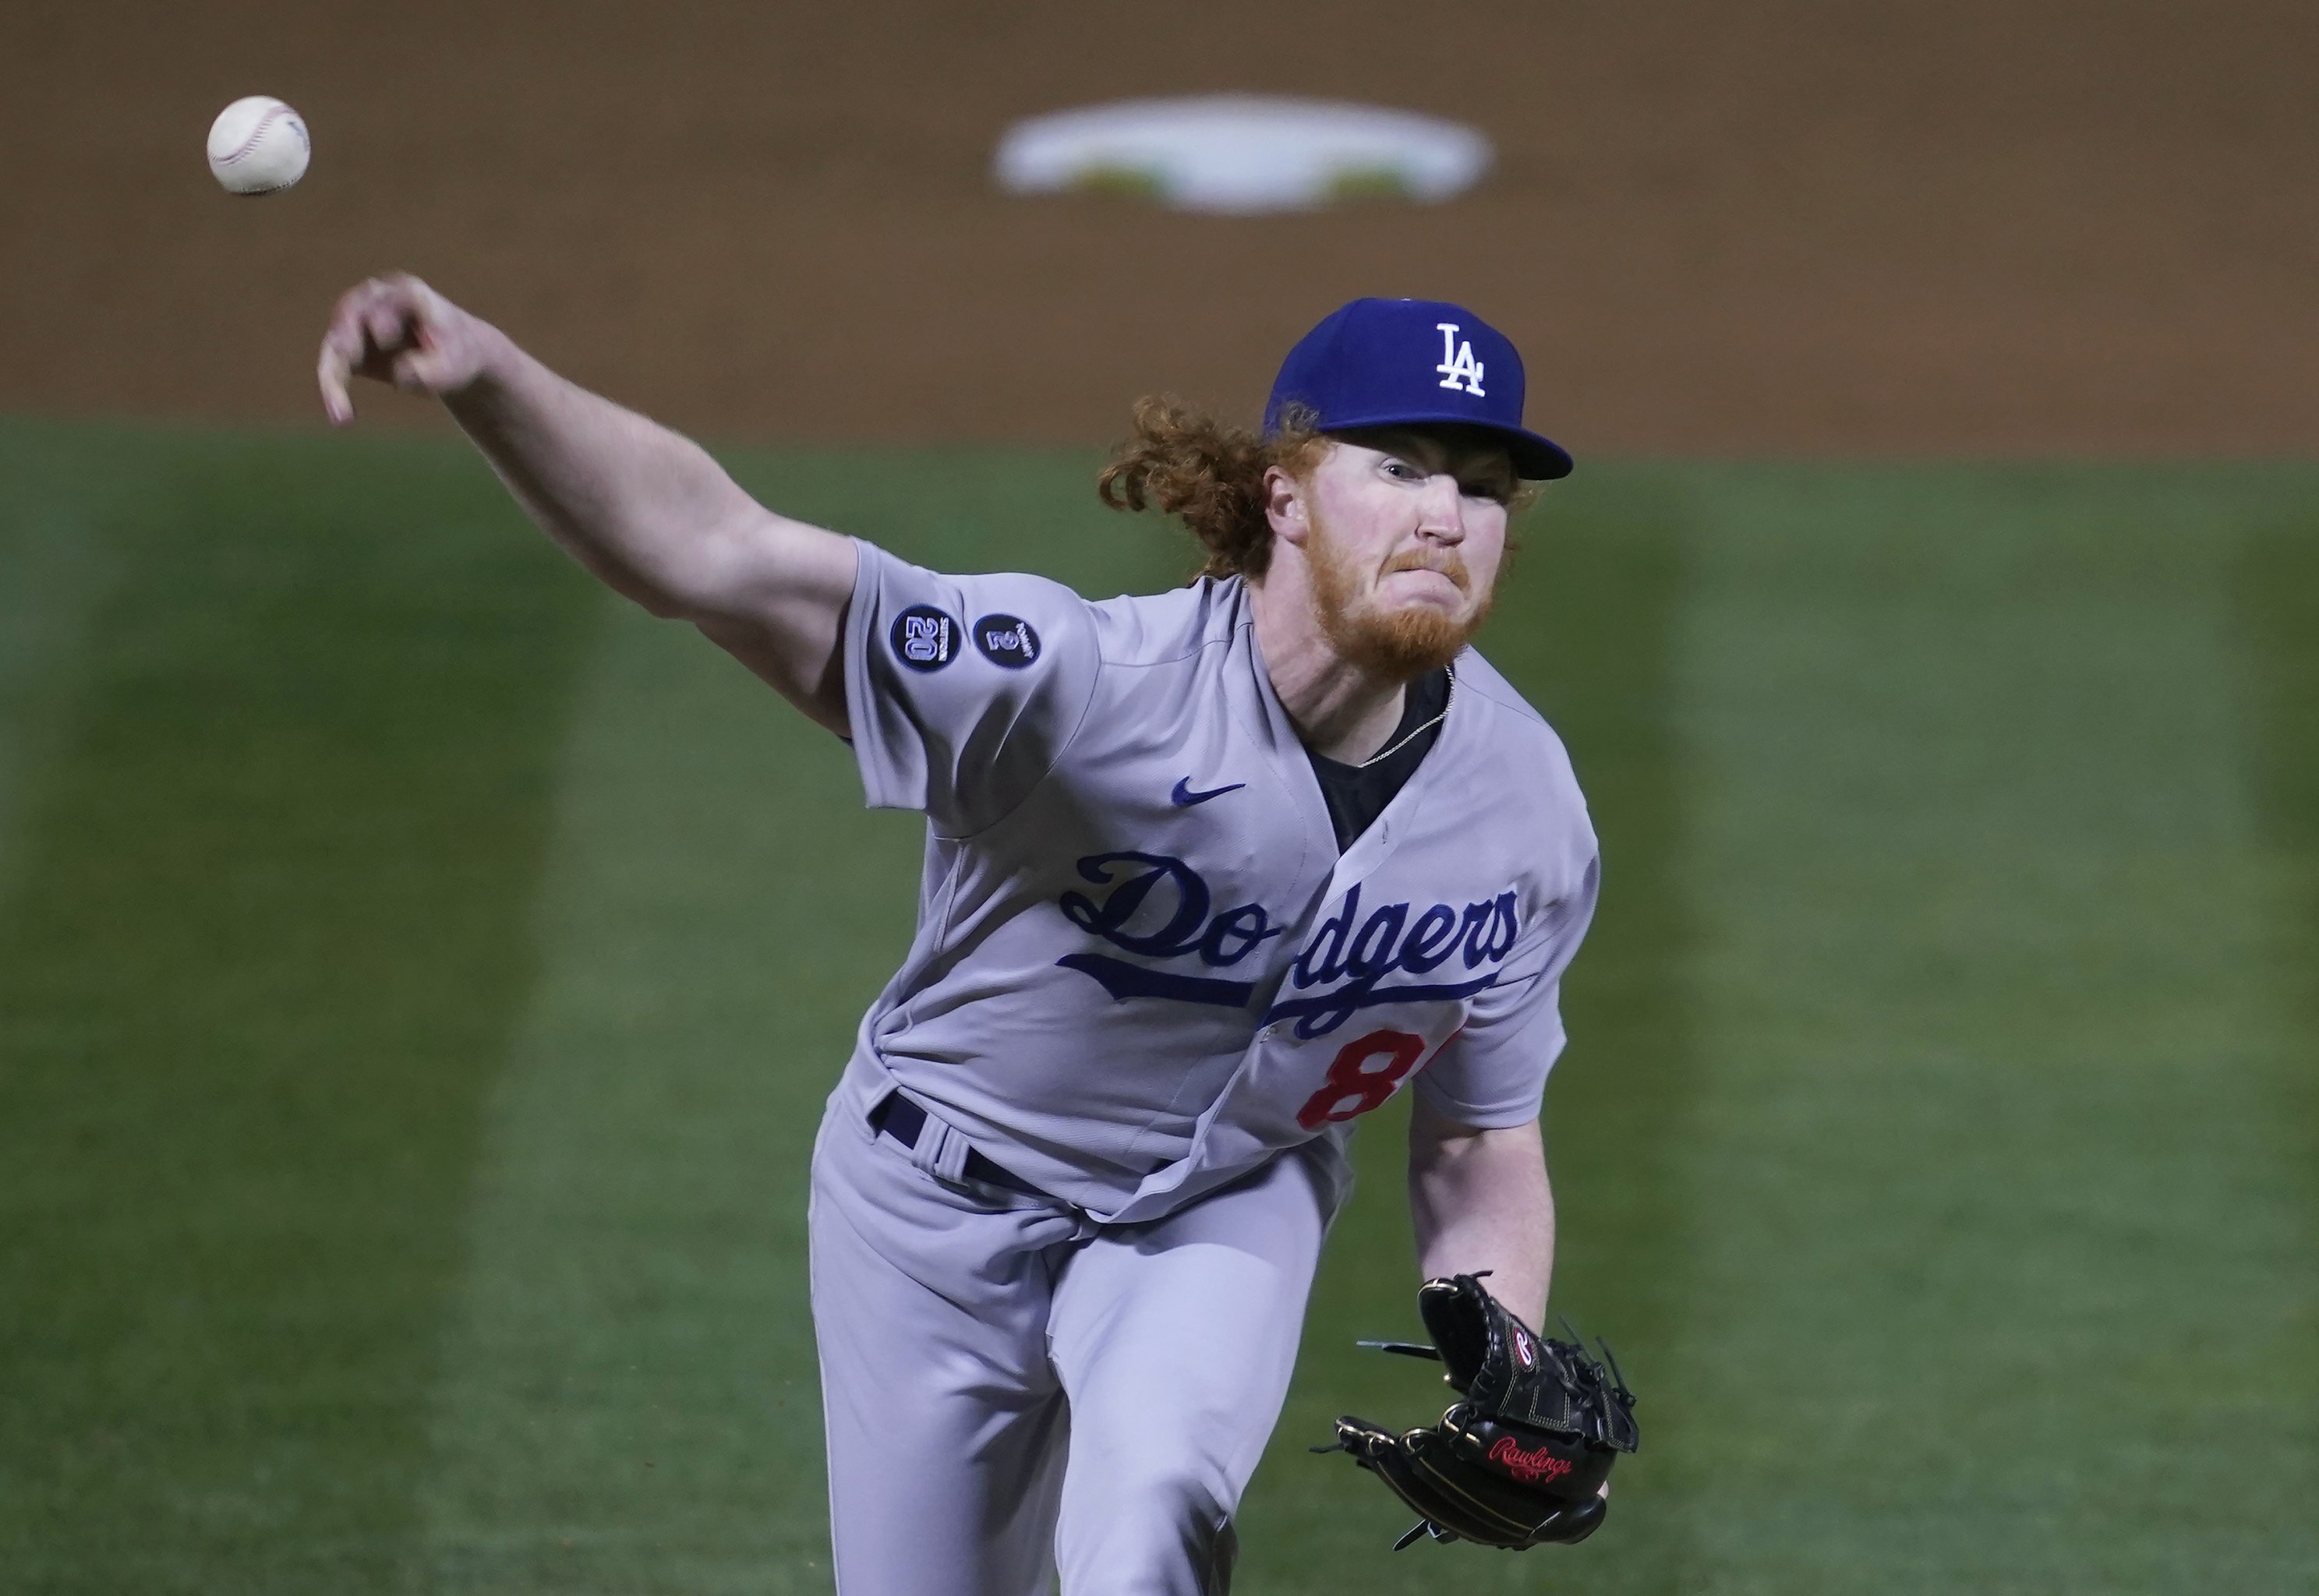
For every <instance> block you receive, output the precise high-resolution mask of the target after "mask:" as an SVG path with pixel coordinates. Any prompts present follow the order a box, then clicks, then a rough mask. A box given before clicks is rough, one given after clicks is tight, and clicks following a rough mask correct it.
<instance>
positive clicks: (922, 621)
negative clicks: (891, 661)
mask: <svg viewBox="0 0 2319 1596" xmlns="http://www.w3.org/2000/svg"><path fill="white" fill-rule="evenodd" d="M962 632H963V628H961V627H960V626H959V624H958V622H956V621H954V620H952V618H950V617H949V616H947V615H945V614H943V612H942V611H941V610H939V609H935V608H934V606H933V605H931V604H913V605H911V606H910V607H909V608H908V609H905V610H904V611H902V613H901V614H899V615H898V616H896V617H895V618H894V626H893V629H892V630H891V631H890V632H889V633H888V634H887V641H888V644H889V646H891V647H892V649H893V651H894V657H895V658H896V659H897V660H898V661H900V662H901V663H902V664H903V665H904V666H905V667H907V669H909V670H912V671H917V672H928V671H939V670H941V669H942V668H943V666H944V665H947V664H949V663H951V661H952V660H954V659H956V658H957V657H958V648H959V638H960V636H961V635H962Z"/></svg>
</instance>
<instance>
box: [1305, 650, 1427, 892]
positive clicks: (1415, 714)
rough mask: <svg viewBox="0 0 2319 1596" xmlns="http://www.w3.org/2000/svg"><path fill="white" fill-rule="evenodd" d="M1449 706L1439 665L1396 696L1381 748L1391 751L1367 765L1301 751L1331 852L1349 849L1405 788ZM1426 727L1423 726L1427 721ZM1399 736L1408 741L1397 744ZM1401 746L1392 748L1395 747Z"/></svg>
mask: <svg viewBox="0 0 2319 1596" xmlns="http://www.w3.org/2000/svg"><path fill="white" fill-rule="evenodd" d="M1448 707H1449V668H1448V666H1447V665H1444V666H1442V667H1441V668H1440V669H1439V670H1438V671H1433V672H1429V673H1427V674H1426V675H1423V676H1421V677H1419V678H1418V679H1417V680H1416V681H1412V682H1411V683H1410V684H1409V689H1408V690H1407V691H1406V692H1404V693H1403V695H1402V704H1401V724H1400V725H1399V726H1394V728H1393V735H1392V736H1390V737H1387V738H1386V739H1385V741H1384V743H1383V744H1379V746H1381V747H1385V748H1392V749H1393V752H1392V753H1389V754H1387V755H1386V756H1385V758H1383V759H1381V760H1378V761H1377V762H1376V763H1375V764H1373V765H1348V764H1340V763H1339V762H1337V761H1335V760H1333V759H1323V758H1322V756H1321V755H1319V754H1317V753H1313V751H1312V750H1311V749H1309V748H1308V749H1306V750H1305V751H1304V752H1305V753H1306V755H1307V756H1308V757H1309V758H1311V760H1312V761H1313V775H1315V776H1317V777H1318V778H1320V781H1321V797H1322V799H1323V800H1324V801H1326V802H1327V804H1328V806H1329V824H1330V825H1333V826H1334V827H1336V830H1337V852H1340V853H1341V852H1344V851H1345V850H1346V849H1347V848H1349V847H1350V846H1352V843H1353V839H1354V838H1355V837H1357V836H1359V835H1360V834H1361V833H1363V832H1365V831H1367V830H1368V828H1369V827H1370V825H1372V824H1374V823H1375V822H1376V817H1377V816H1380V815H1382V814H1384V813H1385V806H1386V805H1387V804H1389V803H1391V802H1393V798H1394V794H1395V793H1397V792H1399V791H1400V790H1401V789H1403V787H1405V786H1407V785H1408V784H1409V779H1410V777H1412V776H1413V775H1415V774H1416V773H1417V767H1418V766H1419V765H1421V764H1422V763H1423V762H1425V754H1426V751H1427V750H1428V749H1430V748H1431V747H1432V746H1433V743H1434V739H1435V738H1437V737H1439V736H1440V735H1441V723H1440V719H1439V717H1440V715H1441V713H1442V711H1443V710H1445V709H1447V708H1448ZM1429 720H1430V721H1432V722H1433V724H1432V725H1431V726H1425V723H1426V722H1427V721H1429ZM1419 726H1425V729H1424V730H1423V731H1421V732H1418V733H1417V735H1415V736H1413V737H1410V733H1412V731H1416V730H1417V728H1418V727H1419ZM1403 737H1409V741H1408V742H1406V743H1402V741H1401V740H1402V739H1403ZM1397 743H1398V744H1401V745H1400V746H1399V747H1397V748H1395V747H1394V744H1397Z"/></svg>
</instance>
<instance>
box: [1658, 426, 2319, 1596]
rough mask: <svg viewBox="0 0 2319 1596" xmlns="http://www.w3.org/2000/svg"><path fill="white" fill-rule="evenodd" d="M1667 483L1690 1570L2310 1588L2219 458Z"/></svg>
mask: <svg viewBox="0 0 2319 1596" xmlns="http://www.w3.org/2000/svg"><path fill="white" fill-rule="evenodd" d="M1702 487H1703V492H1702V500H1701V501H1702V502H1703V503H1705V502H1711V503H1712V504H1713V505H1714V506H1715V507H1716V519H1717V525H1716V527H1715V530H1714V534H1713V535H1712V536H1711V537H1708V538H1706V539H1705V540H1703V542H1702V544H1701V551H1702V552H1701V558H1700V561H1699V567H1698V569H1699V582H1698V584H1697V587H1696V589H1695V590H1694V591H1695V593H1696V599H1695V601H1694V603H1693V605H1692V608H1691V609H1690V612H1689V617H1690V628H1691V630H1690V645H1689V649H1688V654H1687V659H1686V665H1685V671H1684V680H1685V690H1684V692H1683V708H1684V712H1685V715H1686V719H1687V732H1688V738H1689V741H1690V742H1691V743H1692V746H1693V747H1694V748H1695V749H1696V751H1697V753H1698V761H1699V762H1698V766H1697V768H1698V771H1699V775H1700V779H1701V806H1702V807H1701V810H1700V813H1699V846H1698V849H1697V858H1698V860H1699V861H1700V864H1701V877H1700V879H1699V881H1698V883H1697V885H1698V890H1699V892H1700V894H1701V898H1700V901H1701V914H1702V948H1703V950H1704V952H1705V960H1704V962H1703V964H1702V967H1701V1002H1702V1004H1703V1005H1704V1006H1703V1008H1702V1011H1701V1030H1702V1033H1703V1034H1705V1035H1707V1036H1709V1037H1711V1038H1712V1039H1713V1040H1712V1041H1711V1043H1710V1044H1709V1046H1710V1059H1709V1064H1708V1068H1707V1069H1705V1071H1704V1072H1703V1080H1704V1082H1705V1086H1706V1090H1705V1095H1704V1096H1703V1098H1702V1100H1701V1103H1700V1104H1699V1105H1698V1113H1697V1114H1696V1116H1695V1118H1694V1120H1693V1121H1692V1123H1693V1125H1694V1126H1695V1128H1696V1134H1695V1135H1694V1137H1693V1138H1692V1141H1691V1142H1690V1144H1689V1146H1688V1147H1687V1148H1686V1150H1685V1154H1684V1166H1685V1169H1686V1172H1687V1175H1688V1177H1689V1178H1690V1179H1691V1180H1692V1183H1693V1198H1692V1203H1693V1207H1694V1212H1695V1221H1694V1224H1695V1229H1696V1231H1697V1233H1698V1235H1699V1237H1700V1241H1701V1246H1700V1252H1699V1261H1698V1267H1697V1272H1696V1274H1695V1275H1694V1276H1693V1277H1692V1280H1691V1281H1690V1283H1689V1289H1690V1292H1691V1309H1692V1314H1693V1316H1694V1317H1693V1321H1692V1345H1691V1348H1690V1349H1689V1355H1688V1357H1687V1359H1686V1360H1685V1366H1684V1367H1683V1368H1682V1369H1681V1370H1679V1371H1678V1377H1677V1378H1676V1380H1675V1381H1674V1383H1673V1384H1672V1385H1671V1386H1670V1387H1669V1388H1668V1389H1667V1390H1666V1391H1665V1393H1664V1397H1665V1401H1666V1402H1669V1403H1682V1404H1684V1405H1686V1406H1687V1407H1688V1408H1689V1409H1690V1410H1691V1417H1690V1418H1689V1419H1688V1420H1687V1421H1686V1424H1685V1430H1686V1433H1687V1435H1688V1436H1689V1437H1690V1438H1691V1439H1692V1442H1693V1444H1694V1447H1695V1449H1694V1451H1693V1452H1692V1454H1691V1455H1690V1456H1685V1457H1683V1458H1681V1459H1677V1460H1673V1461H1674V1466H1675V1467H1676V1468H1677V1469H1678V1470H1680V1471H1681V1474H1682V1475H1683V1479H1684V1481H1685V1489H1686V1491H1687V1492H1689V1493H1690V1495H1691V1496H1692V1501H1693V1504H1694V1505H1693V1508H1692V1511H1693V1514H1694V1517H1695V1533H1696V1534H1697V1535H1698V1536H1699V1537H1701V1544H1702V1546H1703V1547H1704V1548H1705V1552H1706V1555H1705V1567H1706V1569H1707V1571H1708V1577H1706V1578H1704V1579H1703V1580H1701V1582H1700V1583H1699V1584H1698V1585H1696V1586H1695V1587H1694V1588H1695V1589H1698V1590H1701V1591H1730V1592H1743V1591H1744V1592H1757V1591H1761V1592H1766V1593H1768V1592H1773V1591H1776V1592H1779V1593H1781V1596H1799V1593H1801V1592H1812V1591H1830V1592H1833V1591H1862V1590H1874V1591H1889V1592H1908V1591H1927V1592H1930V1591H1955V1590H1960V1589H1963V1590H1972V1591H1980V1592H2004V1591H2020V1592H2025V1593H2026V1592H2029V1591H2109V1592H2116V1591H2181V1592H2191V1591H2208V1590H2215V1589H2229V1590H2233V1591H2289V1590H2304V1589H2308V1588H2309V1580H2310V1578H2311V1576H2312V1573H2313V1571H2314V1555H2319V1530H2314V1522H2319V1520H2314V1519H2313V1517H2312V1516H2311V1515H2310V1513H2309V1512H2308V1510H2307V1503H2308V1501H2310V1499H2311V1494H2312V1488H2313V1486H2314V1484H2319V1479H2314V1458H2313V1456H2312V1455H2311V1452H2310V1450H2309V1448H2308V1446H2307V1438H2308V1436H2309V1433H2310V1423H2311V1417H2312V1411H2311V1406H2310V1401H2311V1384H2310V1381H2309V1367H2310V1358H2311V1357H2312V1351H2311V1348H2309V1347H2308V1346H2307V1345H2305V1344H2299V1343H2298V1342H2297V1341H2296V1334H2297V1332H2300V1333H2301V1334H2302V1335H2303V1336H2304V1337H2305V1338H2306V1339H2307V1333H2308V1326H2309V1307H2310V1300H2311V1285H2310V1283H2311V1281H2312V1278H2313V1263H2314V1258H2313V1254H2312V1250H2311V1245H2310V1233H2309V1227H2308V1224H2307V1217H2308V1215H2307V1210H2306V1209H2305V1206H2304V1205H2303V1204H2301V1203H2299V1202H2289V1201H2286V1200H2284V1199H2285V1197H2286V1195H2287V1194H2288V1193H2289V1192H2291V1191H2292V1190H2293V1189H2294V1188H2295V1186H2296V1185H2297V1183H2298V1182H2299V1181H2300V1179H2301V1175H2302V1172H2301V1170H2300V1169H2299V1168H2296V1163H2295V1160H2296V1159H2297V1158H2298V1157H2299V1156H2301V1152H2302V1147H2303V1145H2304V1144H2303V1143H2302V1142H2301V1141H2300V1139H2299V1137H2297V1136H2295V1135H2290V1134H2287V1133H2285V1132H2282V1129H2281V1125H2280V1116H2279V1114H2278V1097H2277V1095H2276V1088H2277V1086H2278V1081H2279V1079H2280V1078H2281V1073H2282V1071H2284V1070H2286V1069H2288V1068H2290V1066H2289V1064H2288V1060H2289V1059H2291V1058H2292V1057H2293V1051H2292V1048H2293V1039H2292V1037H2291V1036H2290V1034H2289V1033H2288V1032H2287V1030H2286V1028H2285V1027H2284V1025H2283V1024H2282V1018H2281V1013H2282V1011H2281V1009H2280V1006H2279V1005H2278V1002H2277V996H2278V995H2277V993H2276V990H2275V988H2274V987H2273V985H2272V983H2271V982H2270V981H2269V979H2268V970H2267V967H2266V960H2265V959H2264V957H2263V955H2264V952H2265V942H2266V938H2267V936H2268V934H2269V926H2268V923H2267V916H2266V912H2265V910H2266V894H2265V886H2264V880H2263V870H2262V860H2261V857H2260V852H2259V850H2258V849H2257V847H2256V846H2255V838H2254V835H2253V828H2252V821H2251V813H2250V796H2249V794H2248V792H2247V790H2246V788H2245V785H2244V783H2243V781H2242V775H2241V772H2242V743H2241V738H2242V725H2241V722H2240V720H2239V718H2238V717H2237V716H2236V714H2235V713H2234V710H2235V704H2236V697H2235V693H2234V687H2235V682H2234V672H2233V657H2232V617H2231V609H2230V583H2231V573H2232V565H2233V552H2234V550H2233V535H2232V534H2233V516H2232V515H2231V513H2230V512H2231V510H2232V509H2233V506H2232V504H2231V502H2230V500H2231V498H2232V496H2233V495H2232V486H2231V482H2230V479H2229V478H2228V477H2227V476H2224V475H2222V474H2221V473H2215V475H2214V477H2212V478H2210V480H2209V481H2208V482H2206V491H2204V492H2203V493H2202V492H2201V491H2199V484H2198V483H2197V482H2196V481H2185V480H2183V479H2182V478H2180V477H2170V476H2169V475H2167V474H2166V473H2145V474H2142V475H2139V476H2137V475H2135V474H2131V473H2118V472H2114V471H2112V472H2095V471H2091V470H2086V471H2072V470H2042V471H2017V472H1994V471H1992V472H1986V473H1978V472H1943V473H1932V472H1924V473H1917V472H1905V471H1893V472H1878V473H1846V472H1836V471H1824V470H1823V471H1818V472H1812V473H1805V472H1801V471H1791V472H1731V473H1713V474H1712V475H1710V476H1709V477H1708V478H1706V479H1705V480H1704V482H1703V483H1702ZM2170 488H2172V489H2174V490H2175V491H2169V489H2170ZM2306 491H2307V484H2306ZM2186 1497H2187V1498H2188V1500H2190V1501H2194V1502H2195V1503H2196V1504H2197V1505H2196V1506H2195V1507H2193V1508H2189V1509H2188V1510H2184V1511H2180V1512H2171V1511H2156V1510H2153V1504H2156V1503H2160V1502H2165V1501H2183V1500H2184V1499H2185V1498H2186Z"/></svg>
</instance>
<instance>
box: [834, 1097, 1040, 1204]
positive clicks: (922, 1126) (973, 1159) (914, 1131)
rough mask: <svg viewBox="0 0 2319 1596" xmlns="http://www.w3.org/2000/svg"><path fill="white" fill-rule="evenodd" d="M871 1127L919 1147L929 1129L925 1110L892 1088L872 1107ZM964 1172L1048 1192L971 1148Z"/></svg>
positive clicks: (1027, 1191) (1033, 1193) (1029, 1193)
mask: <svg viewBox="0 0 2319 1596" xmlns="http://www.w3.org/2000/svg"><path fill="white" fill-rule="evenodd" d="M870 1129H871V1130H872V1131H874V1132H882V1133H883V1134H885V1135H888V1136H891V1137H892V1138H893V1139H894V1140H895V1141H898V1142H900V1143H901V1144H902V1145H903V1146H904V1147H916V1146H917V1144H918V1138H919V1137H921V1136H923V1135H925V1133H926V1111H925V1109H923V1108H920V1107H919V1106H918V1105H916V1104H915V1103H913V1102H911V1101H910V1100H909V1099H908V1098H907V1097H905V1096H902V1094H901V1093H899V1092H889V1093H887V1094H886V1097H885V1100H884V1101H883V1102H881V1103H880V1104H879V1105H878V1106H877V1107H875V1108H873V1109H871V1111H870ZM965 1174H966V1177H967V1178H968V1179H969V1180H979V1181H981V1182H983V1183H984V1184H986V1185H988V1186H1004V1187H1005V1188H1006V1190H1008V1191H1010V1192H1020V1193H1022V1194H1023V1195H1024V1196H1026V1197H1043V1196H1045V1195H1047V1194H1046V1193H1044V1192H1042V1191H1041V1190H1040V1189H1039V1188H1038V1187H1037V1186H1033V1185H1032V1184H1031V1183H1030V1182H1029V1181H1027V1180H1025V1179H1024V1178H1023V1177H1021V1176H1019V1175H1017V1174H1015V1173H1014V1172H1013V1171H1012V1170H1010V1169H1007V1168H1003V1167H1002V1166H1000V1165H997V1164H994V1163H992V1162H991V1161H990V1160H989V1159H986V1158H984V1157H983V1156H982V1155H981V1154H980V1153H979V1152H977V1151H975V1150H973V1149H972V1148H969V1149H967V1150H966V1169H965Z"/></svg>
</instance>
